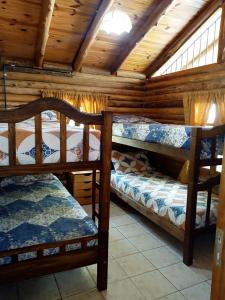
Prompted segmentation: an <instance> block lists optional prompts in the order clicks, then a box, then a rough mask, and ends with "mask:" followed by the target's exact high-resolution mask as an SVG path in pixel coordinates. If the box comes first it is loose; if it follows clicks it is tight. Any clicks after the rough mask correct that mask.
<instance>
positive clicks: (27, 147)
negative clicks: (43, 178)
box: [0, 118, 100, 166]
mask: <svg viewBox="0 0 225 300" xmlns="http://www.w3.org/2000/svg"><path fill="white" fill-rule="evenodd" d="M89 145H90V147H89V160H98V159H99V158H100V131H98V130H94V129H91V130H90V134H89ZM66 147H67V151H66V159H67V162H76V161H81V160H82V157H83V128H80V127H76V126H70V125H67V142H66ZM16 156H17V163H18V164H21V165H25V164H35V126H34V119H33V118H32V119H29V120H26V121H23V122H20V123H17V124H16ZM42 158H43V163H57V162H59V160H60V124H59V122H58V121H55V120H53V121H43V122H42ZM7 165H9V147H8V124H3V123H0V166H7Z"/></svg>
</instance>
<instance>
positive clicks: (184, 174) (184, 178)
mask: <svg viewBox="0 0 225 300" xmlns="http://www.w3.org/2000/svg"><path fill="white" fill-rule="evenodd" d="M189 169H190V161H189V160H186V161H185V163H184V164H183V167H182V169H181V171H180V173H179V175H178V177H177V179H178V180H179V181H180V182H181V183H184V184H188V182H189Z"/></svg>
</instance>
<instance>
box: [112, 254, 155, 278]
mask: <svg viewBox="0 0 225 300" xmlns="http://www.w3.org/2000/svg"><path fill="white" fill-rule="evenodd" d="M116 261H117V262H118V263H119V264H120V266H121V267H122V268H123V270H124V271H125V272H126V274H127V275H128V276H135V275H139V274H143V273H145V272H149V271H152V270H154V269H155V267H154V266H153V265H152V264H151V263H150V262H149V261H148V260H147V259H146V258H145V257H144V255H142V254H141V253H135V254H131V255H128V256H124V257H121V258H118V259H117V260H116Z"/></svg>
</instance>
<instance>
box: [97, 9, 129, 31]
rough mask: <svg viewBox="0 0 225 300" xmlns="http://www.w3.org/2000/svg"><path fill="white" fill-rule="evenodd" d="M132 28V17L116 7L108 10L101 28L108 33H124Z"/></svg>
mask: <svg viewBox="0 0 225 300" xmlns="http://www.w3.org/2000/svg"><path fill="white" fill-rule="evenodd" d="M131 29H132V23H131V19H130V17H129V16H128V14H127V13H125V12H123V11H121V10H118V9H115V10H112V11H110V12H108V13H107V14H106V15H105V16H104V18H103V21H102V24H101V30H104V31H105V32H106V33H108V34H110V33H115V34H118V35H120V34H122V33H124V32H126V33H129V32H130V31H131Z"/></svg>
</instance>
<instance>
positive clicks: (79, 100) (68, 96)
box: [42, 90, 108, 128]
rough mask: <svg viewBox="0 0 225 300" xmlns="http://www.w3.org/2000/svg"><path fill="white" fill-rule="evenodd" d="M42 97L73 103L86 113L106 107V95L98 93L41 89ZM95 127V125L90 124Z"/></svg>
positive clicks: (95, 111) (99, 110) (97, 111)
mask: <svg viewBox="0 0 225 300" xmlns="http://www.w3.org/2000/svg"><path fill="white" fill-rule="evenodd" d="M42 97H55V98H58V99H62V100H65V101H67V102H68V103H70V104H71V105H73V106H74V107H75V108H76V109H78V110H81V111H83V112H87V113H101V111H103V110H106V108H107V99H108V97H107V96H106V95H102V94H98V93H82V92H66V91H61V90H43V91H42ZM91 127H92V128H97V127H96V126H94V125H93V126H91Z"/></svg>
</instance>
